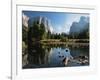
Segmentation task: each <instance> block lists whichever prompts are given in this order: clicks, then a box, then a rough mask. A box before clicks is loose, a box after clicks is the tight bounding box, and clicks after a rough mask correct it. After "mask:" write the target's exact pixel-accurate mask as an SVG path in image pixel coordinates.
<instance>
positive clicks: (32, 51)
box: [28, 43, 45, 65]
mask: <svg viewBox="0 0 100 80" xmlns="http://www.w3.org/2000/svg"><path fill="white" fill-rule="evenodd" d="M28 53H29V55H28V62H29V64H36V65H39V64H44V61H43V59H44V56H45V49H44V48H43V46H42V45H41V44H39V43H33V44H32V45H31V46H29V47H28Z"/></svg>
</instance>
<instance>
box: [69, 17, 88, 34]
mask: <svg viewBox="0 0 100 80" xmlns="http://www.w3.org/2000/svg"><path fill="white" fill-rule="evenodd" d="M86 29H89V18H88V17H84V16H82V17H81V18H80V21H79V22H73V23H72V26H71V27H70V32H69V34H70V35H75V34H79V33H81V32H83V31H84V30H86Z"/></svg>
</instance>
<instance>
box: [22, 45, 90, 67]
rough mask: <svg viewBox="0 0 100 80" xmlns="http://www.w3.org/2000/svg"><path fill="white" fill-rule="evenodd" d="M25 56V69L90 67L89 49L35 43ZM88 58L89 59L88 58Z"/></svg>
mask: <svg viewBox="0 0 100 80" xmlns="http://www.w3.org/2000/svg"><path fill="white" fill-rule="evenodd" d="M26 55H27V57H25V56H23V59H24V60H23V61H22V62H23V63H24V64H23V68H45V67H64V66H84V65H89V47H88V46H87V47H86V46H85V47H81V46H80V47H72V46H70V45H43V44H40V43H33V44H31V46H30V47H28V52H27V54H26ZM86 57H87V58H86Z"/></svg>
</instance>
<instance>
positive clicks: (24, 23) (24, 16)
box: [22, 13, 29, 27]
mask: <svg viewBox="0 0 100 80" xmlns="http://www.w3.org/2000/svg"><path fill="white" fill-rule="evenodd" d="M28 20H29V17H28V16H26V15H25V14H24V13H23V15H22V25H23V26H24V27H28Z"/></svg>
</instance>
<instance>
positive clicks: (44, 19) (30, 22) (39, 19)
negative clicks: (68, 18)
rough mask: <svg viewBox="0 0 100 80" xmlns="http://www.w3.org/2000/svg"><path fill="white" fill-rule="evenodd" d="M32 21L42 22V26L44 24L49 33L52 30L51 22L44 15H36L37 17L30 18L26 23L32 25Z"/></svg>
mask: <svg viewBox="0 0 100 80" xmlns="http://www.w3.org/2000/svg"><path fill="white" fill-rule="evenodd" d="M33 22H36V23H38V24H41V23H43V24H44V26H45V29H46V32H48V31H50V32H51V33H52V32H53V28H52V25H51V22H50V20H49V19H47V18H46V17H43V16H37V17H33V18H30V19H29V21H28V24H29V26H30V27H32V25H33Z"/></svg>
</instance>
